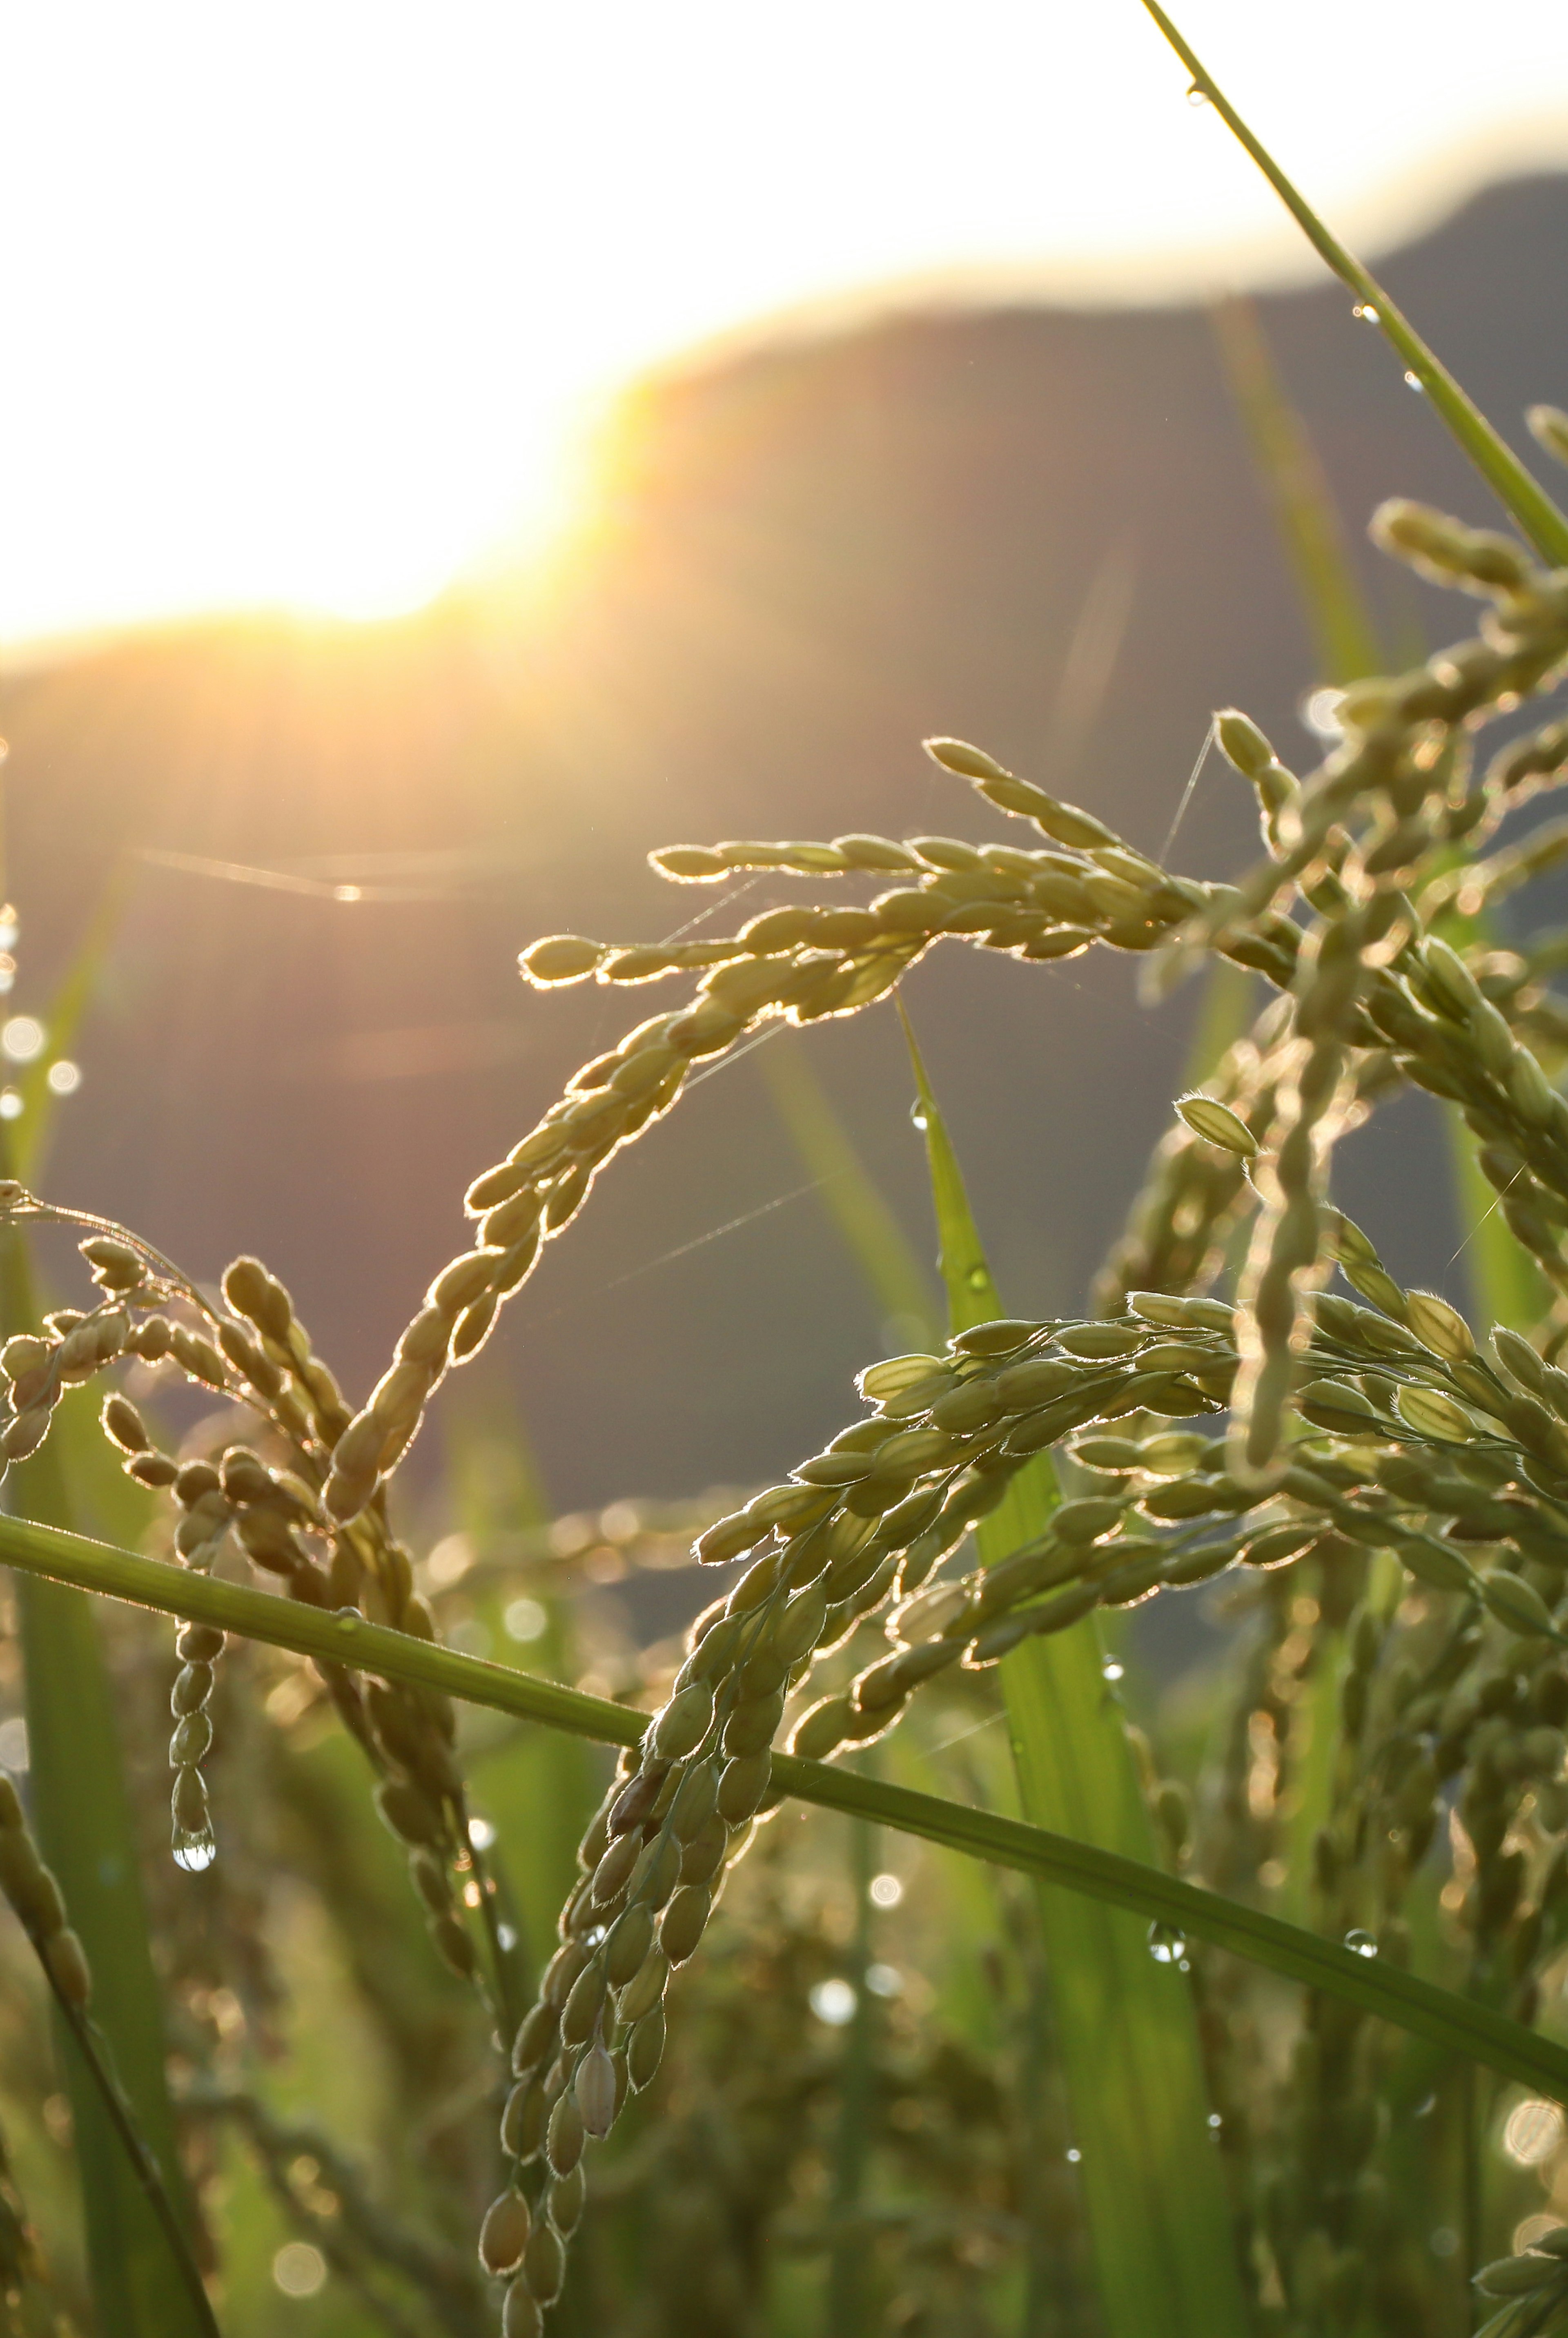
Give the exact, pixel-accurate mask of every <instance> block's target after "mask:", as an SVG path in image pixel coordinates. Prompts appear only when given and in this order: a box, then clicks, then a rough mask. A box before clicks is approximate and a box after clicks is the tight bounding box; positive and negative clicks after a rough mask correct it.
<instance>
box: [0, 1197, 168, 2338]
mask: <svg viewBox="0 0 1568 2338" xmlns="http://www.w3.org/2000/svg"><path fill="white" fill-rule="evenodd" d="M0 1275H3V1277H4V1314H5V1323H6V1327H7V1329H10V1328H14V1327H16V1326H20V1325H22V1324H28V1325H31V1324H32V1323H34V1321H36V1313H35V1311H34V1306H33V1303H32V1298H31V1292H30V1291H29V1289H28V1274H27V1264H26V1258H25V1252H24V1251H23V1248H22V1241H21V1237H20V1236H19V1235H17V1234H13V1235H12V1236H11V1237H10V1239H9V1240H8V1241H7V1242H6V1243H5V1245H4V1250H3V1252H0ZM72 1410H73V1408H72V1407H71V1406H69V1405H67V1406H63V1407H62V1409H61V1418H60V1419H59V1420H58V1421H57V1423H56V1436H57V1437H59V1438H60V1439H62V1440H68V1439H69V1438H70V1436H71V1434H72V1429H73V1422H72V1421H71V1420H69V1419H67V1418H66V1417H65V1416H66V1414H67V1413H68V1412H70V1411H72ZM93 1433H94V1434H96V1430H95V1429H94V1431H93ZM62 1451H63V1443H62V1442H56V1439H55V1438H54V1437H52V1438H51V1439H50V1441H49V1443H48V1444H46V1445H45V1446H44V1449H43V1450H42V1451H41V1452H40V1453H39V1454H37V1455H36V1456H34V1459H32V1460H31V1461H28V1462H26V1463H25V1464H23V1466H22V1467H21V1468H19V1469H15V1470H14V1471H13V1472H12V1473H11V1476H10V1478H8V1480H7V1484H6V1494H7V1497H8V1498H9V1500H10V1501H11V1502H12V1503H13V1504H14V1505H15V1508H17V1509H18V1510H21V1511H23V1512H25V1514H26V1515H27V1517H28V1518H31V1519H33V1520H36V1521H37V1522H38V1523H39V1525H40V1526H50V1527H54V1528H61V1529H64V1528H69V1525H70V1511H69V1503H68V1498H67V1493H66V1483H65V1472H64V1468H63V1466H62ZM17 1591H18V1607H19V1611H20V1616H21V1626H22V1647H23V1657H24V1664H25V1677H26V1704H27V1734H28V1744H29V1750H30V1787H31V1793H30V1798H29V1799H30V1802H31V1804H32V1814H33V1820H34V1825H35V1827H36V1830H37V1833H38V1841H39V1845H40V1848H41V1849H42V1851H43V1853H44V1858H45V1860H46V1861H47V1862H48V1863H49V1865H50V1866H51V1867H52V1868H53V1869H54V1873H55V1875H56V1876H57V1877H58V1879H59V1882H60V1887H61V1890H62V1891H64V1895H65V1902H66V1906H67V1907H68V1908H69V1910H70V1911H71V1920H72V1922H73V1924H74V1925H75V1927H76V1930H77V1931H78V1932H79V1933H80V1934H81V1936H82V1940H83V1946H84V1947H85V1949H86V1951H87V1958H88V1961H89V1963H90V1964H91V1966H92V1968H93V2016H94V2019H95V2022H96V2024H97V2027H98V2029H99V2030H100V2032H101V2033H102V2035H103V2038H104V2040H105V2041H106V2044H107V2047H108V2050H109V2053H110V2055H111V2057H112V2058H113V2068H114V2071H115V2074H116V2076H117V2077H118V2078H119V2080H120V2084H121V2087H122V2090H123V2093H124V2095H125V2097H126V2099H127V2102H128V2104H129V2106H130V2109H131V2112H132V2116H133V2117H134V2118H135V2121H136V2124H137V2126H138V2127H139V2128H140V2130H141V2133H142V2138H143V2141H144V2143H145V2145H146V2146H147V2148H148V2150H149V2151H150V2153H151V2155H152V2159H153V2161H154V2162H155V2164H156V2166H158V2168H159V2170H160V2172H161V2174H162V2177H163V2181H164V2184H165V2186H166V2187H167V2189H168V2191H169V2193H170V2195H171V2198H172V2200H173V2202H174V2205H175V2207H176V2211H177V2213H179V2214H180V2215H181V2221H182V2223H183V2224H184V2225H185V2226H186V2229H187V2230H189V2229H190V2225H191V2215H190V2205H189V2198H188V2195H187V2194H186V2191H185V2187H184V2183H183V2178H182V2176H181V2166H180V2159H179V2154H178V2151H177V2149H176V2146H175V2136H174V2117H173V2112H172V2109H171V2105H170V2100H169V2091H168V2082H167V2078H166V2076H165V2070H164V2050H165V2041H164V2035H163V2014H162V1999H161V1997H160V1995H159V1989H158V1983H157V1979H156V1977H155V1975H154V1972H153V1969H152V1954H151V1951H150V1949H149V1946H148V1940H147V1920H146V1910H145V1907H144V1905H143V1902H142V1881H141V1876H140V1873H139V1871H138V1869H137V1863H136V1852H135V1836H134V1831H133V1827H132V1815H131V1805H130V1798H129V1794H128V1792H127V1788H126V1783H125V1776H124V1771H123V1767H122V1760H121V1751H120V1742H119V1734H118V1729H117V1725H116V1722H115V1716H114V1711H113V1700H112V1697H111V1695H110V1688H109V1680H108V1675H107V1673H106V1670H105V1667H104V1664H103V1652H102V1649H101V1648H100V1645H99V1642H98V1631H97V1619H96V1617H95V1616H94V1614H93V1606H92V1603H91V1601H90V1600H89V1599H87V1598H86V1597H85V1596H83V1593H82V1592H81V1591H80V1590H72V1589H69V1588H67V1587H66V1586H64V1584H62V1583H59V1582H49V1581H47V1580H45V1579H44V1577H41V1576H36V1575H25V1576H23V1577H21V1578H20V1580H19V1582H18V1585H17ZM62 2059H63V2062H64V2071H65V2078H66V2081H67V2086H68V2089H69V2093H70V2097H71V2106H72V2115H73V2132H74V2135H75V2144H76V2156H77V2164H78V2167H79V2170H80V2175H81V2183H82V2198H83V2216H84V2220H85V2225H86V2235H87V2254H88V2262H89V2266H90V2268H91V2273H92V2278H93V2297H94V2304H95V2307H96V2312H97V2317H98V2324H99V2329H100V2333H101V2338H186V2333H197V2332H201V2331H204V2330H210V2329H211V2321H210V2320H208V2321H203V2320H202V2319H201V2316H200V2315H199V2313H198V2310H197V2307H196V2304H195V2302H194V2300H193V2298H192V2296H191V2293H190V2291H189V2289H188V2288H187V2286H186V2282H185V2278H184V2274H183V2273H182V2270H181V2264H180V2263H179V2261H178V2259H177V2258H176V2256H175V2255H174V2253H173V2251H172V2250H171V2246H170V2244H169V2240H168V2237H167V2236H166V2235H165V2233H164V2231H163V2229H162V2225H161V2224H160V2222H159V2219H158V2216H157V2214H156V2212H155V2210H154V2208H153V2206H152V2203H151V2201H150V2200H149V2198H148V2196H147V2193H146V2191H145V2189H144V2187H143V2185H142V2180H141V2178H140V2176H138V2174H137V2172H136V2169H135V2168H134V2166H132V2162H131V2160H130V2158H129V2157H128V2156H127V2154H126V2150H125V2146H124V2143H123V2140H122V2136H121V2134H120V2133H119V2132H118V2131H117V2121H116V2120H115V2118H114V2117H113V2116H112V2115H111V2113H110V2112H109V2111H108V2110H107V2109H106V2108H105V2106H104V2103H103V2097H102V2095H101V2094H100V2092H99V2088H98V2084H97V2081H96V2079H95V2078H94V2075H93V2071H92V2069H91V2068H90V2067H89V2064H88V2062H87V2061H86V2059H85V2058H83V2055H82V2053H81V2051H80V2049H79V2047H78V2046H77V2044H76V2042H75V2040H74V2039H71V2040H70V2041H69V2042H68V2043H66V2044H65V2046H64V2052H63V2056H62Z"/></svg>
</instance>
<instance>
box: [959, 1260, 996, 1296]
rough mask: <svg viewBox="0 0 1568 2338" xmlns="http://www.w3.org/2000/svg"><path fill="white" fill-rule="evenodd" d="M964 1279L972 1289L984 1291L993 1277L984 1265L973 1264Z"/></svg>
mask: <svg viewBox="0 0 1568 2338" xmlns="http://www.w3.org/2000/svg"><path fill="white" fill-rule="evenodd" d="M964 1280H965V1282H966V1283H967V1284H968V1285H969V1288H970V1290H971V1291H984V1290H985V1286H986V1284H987V1283H988V1282H990V1280H991V1278H990V1276H989V1275H988V1274H987V1273H986V1272H985V1268H984V1267H983V1266H972V1267H971V1268H970V1270H969V1272H968V1273H967V1274H966V1275H965V1278H964Z"/></svg>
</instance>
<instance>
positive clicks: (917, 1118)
mask: <svg viewBox="0 0 1568 2338" xmlns="http://www.w3.org/2000/svg"><path fill="white" fill-rule="evenodd" d="M909 1117H910V1119H911V1120H912V1121H913V1122H914V1124H915V1125H916V1128H918V1129H919V1130H921V1131H922V1132H924V1131H925V1130H926V1128H928V1127H929V1126H930V1123H929V1121H928V1120H927V1119H926V1107H925V1105H923V1104H922V1103H921V1102H920V1099H919V1098H918V1096H916V1099H915V1102H914V1103H913V1104H912V1105H910V1107H909Z"/></svg>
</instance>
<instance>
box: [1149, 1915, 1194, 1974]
mask: <svg viewBox="0 0 1568 2338" xmlns="http://www.w3.org/2000/svg"><path fill="white" fill-rule="evenodd" d="M1149 1953H1150V1955H1151V1956H1152V1958H1153V1960H1154V1961H1155V1963H1156V1964H1157V1965H1179V1964H1181V1960H1182V1959H1183V1958H1184V1957H1185V1956H1186V1954H1187V1942H1186V1940H1185V1939H1184V1938H1183V1937H1182V1935H1181V1932H1179V1931H1178V1930H1177V1929H1176V1926H1175V1925H1174V1924H1162V1923H1153V1924H1151V1925H1150V1927H1149Z"/></svg>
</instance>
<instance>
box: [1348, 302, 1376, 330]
mask: <svg viewBox="0 0 1568 2338" xmlns="http://www.w3.org/2000/svg"><path fill="white" fill-rule="evenodd" d="M1350 314H1351V315H1352V316H1353V317H1357V318H1359V319H1360V320H1361V322H1362V324H1364V325H1375V324H1377V309H1375V308H1374V307H1373V306H1372V303H1371V301H1370V300H1358V301H1357V304H1356V306H1355V308H1354V309H1351V311H1350Z"/></svg>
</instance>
